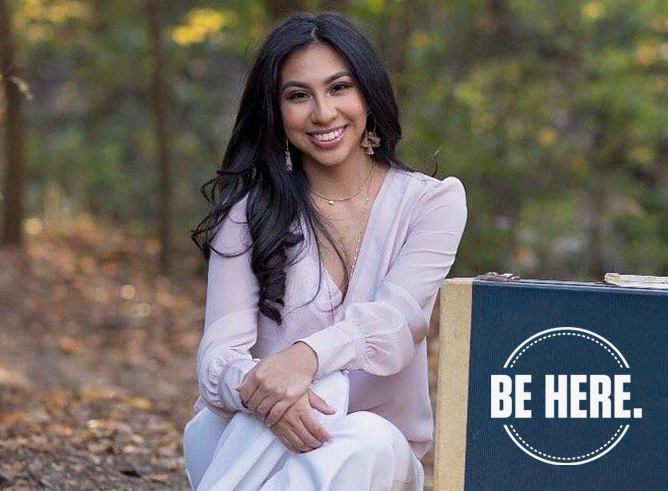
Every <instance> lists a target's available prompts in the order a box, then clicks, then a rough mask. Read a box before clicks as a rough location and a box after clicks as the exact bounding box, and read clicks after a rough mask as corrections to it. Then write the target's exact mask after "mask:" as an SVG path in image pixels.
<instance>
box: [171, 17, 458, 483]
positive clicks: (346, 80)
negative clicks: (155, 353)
mask: <svg viewBox="0 0 668 491" xmlns="http://www.w3.org/2000/svg"><path fill="white" fill-rule="evenodd" d="M400 137H401V128H400V126H399V121H398V113H397V107H396V103H395V99H394V94H393V91H392V87H391V84H390V80H389V77H388V75H387V73H386V71H385V69H384V68H383V66H382V64H381V62H380V61H379V60H378V58H377V57H376V55H375V53H374V51H373V49H372V47H371V46H370V44H369V42H368V41H367V40H366V39H365V38H364V37H363V36H362V35H361V34H360V32H359V31H358V30H357V29H356V28H355V27H354V26H353V25H352V24H351V23H349V22H348V21H347V20H345V19H344V18H342V17H341V16H339V15H337V14H331V13H323V14H321V15H318V16H315V15H311V14H298V15H295V16H293V17H291V18H289V19H288V20H286V21H285V22H284V23H283V24H282V25H281V26H280V27H278V28H277V29H276V30H274V31H273V32H272V33H271V34H270V35H269V37H268V38H267V40H266V41H265V43H264V44H263V46H262V47H261V48H260V51H259V53H258V55H257V58H256V60H255V61H254V63H253V66H252V68H251V71H250V73H249V76H248V79H247V82H246V87H245V90H244V93H243V96H242V99H241V103H240V109H239V113H238V116H237V119H236V123H235V126H234V129H233V132H232V136H231V138H230V141H229V143H228V147H227V151H226V154H225V157H224V160H223V165H222V166H221V168H220V169H219V170H218V173H217V176H216V177H215V178H214V179H212V180H211V181H209V182H208V183H206V184H205V185H204V188H203V193H204V195H205V196H206V197H207V199H209V200H210V201H211V202H212V205H213V206H212V210H211V212H210V213H209V214H208V215H207V217H206V218H205V219H204V220H203V221H202V222H201V223H200V224H199V225H198V227H197V229H196V230H194V231H193V236H192V237H193V240H195V242H196V243H197V244H198V246H199V247H200V248H201V249H202V251H203V253H204V256H205V258H206V259H207V261H208V268H209V269H208V286H207V302H206V315H205V331H204V335H203V338H202V340H201V343H200V347H199V352H198V379H199V388H200V397H199V399H198V401H197V402H196V404H195V408H196V410H197V411H198V413H197V415H196V416H195V417H194V418H193V420H191V421H190V422H189V423H188V425H187V426H186V429H185V435H184V452H185V460H186V467H187V471H188V475H189V478H190V481H191V485H192V486H193V488H196V489H197V490H248V491H250V490H258V489H261V490H263V491H266V490H270V489H271V490H278V489H280V490H288V489H290V490H292V489H298V490H318V491H320V490H330V489H331V490H374V491H375V490H383V491H384V490H395V491H396V490H417V489H419V490H421V489H422V486H423V479H424V477H423V476H424V474H423V468H422V464H421V463H420V461H419V459H420V458H421V457H422V456H423V455H424V454H425V453H426V452H427V450H428V447H429V446H430V444H431V443H432V429H433V423H432V413H431V406H430V402H429V392H428V383H427V349H426V341H425V336H426V334H427V330H428V324H429V319H430V315H431V312H432V310H433V306H434V302H435V299H436V295H437V292H438V289H439V287H440V285H441V283H442V281H443V280H444V278H445V277H446V275H447V274H448V271H449V270H450V267H451V266H452V264H453V262H454V259H455V253H456V251H457V247H458V245H459V241H460V239H461V236H462V233H463V230H464V226H465V222H466V202H465V194H464V188H463V187H462V184H461V183H460V182H459V181H458V180H457V179H456V178H453V177H449V178H447V179H444V180H443V181H440V180H438V179H435V178H433V177H430V176H427V175H424V174H421V173H418V172H414V171H412V170H411V169H410V168H409V167H407V166H406V165H404V164H403V163H401V162H400V161H399V160H398V159H397V157H396V156H395V146H396V144H397V142H398V140H399V139H400ZM211 250H213V251H214V253H213V255H212V254H211Z"/></svg>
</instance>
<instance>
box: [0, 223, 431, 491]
mask: <svg viewBox="0 0 668 491" xmlns="http://www.w3.org/2000/svg"><path fill="white" fill-rule="evenodd" d="M33 228H35V229H36V230H33V233H32V234H31V235H28V236H27V243H26V246H25V248H24V252H18V251H12V250H1V249H0V264H1V265H2V267H1V268H0V305H1V309H0V326H2V327H1V328H0V489H2V490H3V491H4V490H14V491H19V490H37V489H49V490H154V489H155V490H189V489H190V487H189V485H188V482H187V479H186V477H185V473H184V468H183V455H182V445H181V436H182V431H183V427H184V425H185V423H186V422H187V421H188V420H189V419H190V417H192V404H193V403H194V401H195V398H196V396H197V384H196V373H195V355H196V351H197V344H198V342H199V337H200V335H201V330H202V327H203V324H204V302H205V292H206V284H205V278H204V276H203V275H202V267H203V260H202V259H201V257H200V256H197V254H196V252H197V251H196V248H195V246H194V245H190V244H189V243H188V241H187V240H183V241H182V245H181V249H182V250H180V252H179V253H178V254H177V256H178V257H179V260H178V261H176V263H177V266H176V268H177V269H176V271H175V272H174V274H173V275H171V278H172V279H168V278H166V277H164V276H161V275H158V274H157V273H156V267H155V264H156V263H157V250H158V247H157V244H156V243H155V242H154V241H151V240H143V239H137V238H131V237H128V236H126V235H124V234H122V233H121V232H120V231H118V230H117V229H114V228H113V227H111V226H109V225H106V226H105V225H101V224H99V223H95V222H93V221H92V220H79V221H78V222H77V223H76V224H73V225H71V226H69V227H68V228H67V229H66V230H57V231H53V230H51V231H49V230H39V228H40V227H33ZM434 349H435V346H434V343H433V342H432V343H431V346H430V351H433V350H434ZM435 367H436V363H435V357H434V356H433V355H432V356H430V371H431V372H432V374H433V372H434V371H435V370H434V369H435ZM433 385H434V380H433V375H432V386H433ZM432 461H433V457H432V455H431V453H430V454H428V455H427V456H425V458H424V459H423V463H424V464H425V471H426V474H427V485H426V487H425V489H431V475H432V472H431V465H432Z"/></svg>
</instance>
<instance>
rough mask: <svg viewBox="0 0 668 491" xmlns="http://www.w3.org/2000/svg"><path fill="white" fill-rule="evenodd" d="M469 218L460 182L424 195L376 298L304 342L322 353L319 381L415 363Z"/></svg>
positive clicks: (388, 370)
mask: <svg viewBox="0 0 668 491" xmlns="http://www.w3.org/2000/svg"><path fill="white" fill-rule="evenodd" d="M466 218H467V210H466V194H465V191H464V186H463V185H462V183H461V182H460V181H459V180H458V179H457V178H454V177H449V178H447V179H444V180H443V181H440V182H438V183H435V184H434V185H433V187H431V188H430V189H428V190H427V191H426V192H425V193H424V194H423V196H422V197H421V198H420V200H419V201H418V204H417V206H416V207H415V210H414V214H413V217H412V218H411V223H410V225H409V230H408V236H407V239H406V242H405V243H404V245H403V246H402V248H401V251H400V252H399V254H398V256H397V258H396V259H395V261H394V263H393V264H392V265H391V267H390V270H389V272H388V273H387V275H386V276H385V278H384V279H383V281H382V282H381V283H380V285H379V287H378V289H377V290H376V294H375V297H374V299H373V300H372V301H370V302H354V303H351V304H350V305H348V306H347V307H346V309H345V311H344V315H343V318H342V319H341V320H340V321H338V322H336V323H335V324H332V325H331V326H329V327H326V328H325V329H322V330H320V331H318V332H316V333H314V334H312V335H310V336H308V337H306V338H303V339H301V340H300V341H301V342H304V343H306V344H308V345H309V346H310V347H311V348H312V349H313V350H314V351H315V353H316V355H317V358H318V370H317V372H316V378H319V377H322V376H323V375H326V374H328V373H330V372H332V371H335V370H341V369H349V370H364V371H366V372H368V373H371V374H374V375H381V376H387V375H392V374H395V373H397V372H399V371H400V370H402V369H403V368H404V367H406V366H407V365H408V364H410V362H411V361H412V360H413V357H414V355H415V350H416V347H417V346H418V345H419V344H420V343H421V342H422V341H423V340H424V338H425V336H426V335H427V331H428V329H429V317H430V314H431V312H427V311H426V306H427V305H428V304H430V302H429V301H430V300H431V299H432V298H433V297H434V295H435V294H436V293H437V292H438V289H439V287H440V286H441V283H442V282H443V280H444V279H445V277H446V276H447V274H448V272H449V271H450V267H451V266H452V264H453V263H454V261H455V255H456V253H457V248H458V247H459V242H460V240H461V237H462V234H463V232H464V227H465V225H466Z"/></svg>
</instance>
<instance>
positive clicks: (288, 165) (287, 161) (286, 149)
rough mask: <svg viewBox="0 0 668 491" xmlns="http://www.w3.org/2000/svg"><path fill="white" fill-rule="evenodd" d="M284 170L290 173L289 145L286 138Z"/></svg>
mask: <svg viewBox="0 0 668 491" xmlns="http://www.w3.org/2000/svg"><path fill="white" fill-rule="evenodd" d="M285 170H287V171H288V172H292V158H291V157H290V144H289V142H288V137H287V136H286V137H285Z"/></svg>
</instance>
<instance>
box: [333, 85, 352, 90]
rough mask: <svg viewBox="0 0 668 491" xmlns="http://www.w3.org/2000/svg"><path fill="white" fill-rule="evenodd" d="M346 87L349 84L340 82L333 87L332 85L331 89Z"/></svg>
mask: <svg viewBox="0 0 668 491" xmlns="http://www.w3.org/2000/svg"><path fill="white" fill-rule="evenodd" d="M348 87H350V84H347V83H340V84H336V85H335V86H334V87H332V89H334V90H337V89H338V90H343V89H347V88H348Z"/></svg>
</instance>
